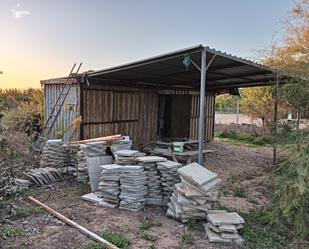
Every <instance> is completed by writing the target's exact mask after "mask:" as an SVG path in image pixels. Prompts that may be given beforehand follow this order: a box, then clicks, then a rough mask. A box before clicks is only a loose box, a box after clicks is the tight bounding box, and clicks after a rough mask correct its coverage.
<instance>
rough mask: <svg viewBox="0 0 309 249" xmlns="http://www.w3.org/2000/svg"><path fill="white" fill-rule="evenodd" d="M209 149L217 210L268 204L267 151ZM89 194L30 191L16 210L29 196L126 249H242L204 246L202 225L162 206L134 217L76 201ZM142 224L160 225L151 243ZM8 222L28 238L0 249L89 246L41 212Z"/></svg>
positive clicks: (68, 189) (70, 186)
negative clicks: (125, 242) (217, 181)
mask: <svg viewBox="0 0 309 249" xmlns="http://www.w3.org/2000/svg"><path fill="white" fill-rule="evenodd" d="M209 147H210V148H211V149H213V150H214V152H213V153H212V154H209V155H208V157H207V159H206V167H207V168H209V169H211V170H213V171H215V172H217V173H218V175H219V177H220V178H221V179H222V184H221V186H220V194H221V197H220V200H219V204H218V206H221V207H222V208H225V207H227V208H232V209H234V210H238V211H241V212H248V211H249V210H250V209H251V208H255V207H260V206H264V205H267V203H268V202H269V198H270V191H271V188H270V186H271V185H270V183H269V177H268V176H269V174H270V172H271V170H272V166H271V158H272V154H271V148H269V147H263V148H246V147H236V146H233V145H229V144H223V143H218V142H214V143H212V144H211V145H210V146H209ZM237 188H238V189H239V188H241V189H242V191H241V192H242V196H241V197H235V189H237ZM88 191H89V189H88V186H86V185H81V184H77V183H75V182H73V181H67V182H62V183H57V184H54V185H52V186H47V187H44V188H32V189H30V190H28V191H27V192H26V193H25V194H24V195H23V197H22V199H21V200H20V201H18V202H17V203H16V205H17V206H20V207H25V206H31V205H32V204H30V203H29V202H28V201H27V196H29V195H32V196H34V197H35V198H37V199H38V200H40V201H42V202H44V203H45V204H47V205H49V206H50V207H52V208H54V209H55V210H57V211H59V212H61V213H62V214H64V215H65V216H67V217H69V218H70V219H72V220H74V221H76V222H78V223H79V224H81V225H83V226H85V227H86V228H88V229H90V230H91V231H93V232H95V233H97V234H102V232H103V231H104V230H106V229H107V230H109V231H114V232H119V233H122V234H124V235H125V236H126V237H127V238H128V239H129V240H130V242H131V246H130V248H133V249H139V248H149V247H150V246H151V245H152V244H153V245H154V246H155V248H158V249H165V248H166V249H176V248H179V249H180V248H190V249H193V248H197V249H198V248H200V249H202V248H209V249H212V248H213V249H232V248H241V247H237V246H236V245H229V244H227V245H225V244H212V243H209V242H208V241H207V239H206V237H205V233H204V231H203V227H202V223H196V224H191V225H184V224H182V223H180V222H178V221H176V220H173V219H171V218H168V217H166V216H165V212H166V208H163V207H146V208H145V209H144V210H143V211H140V212H137V213H134V212H130V211H124V210H121V209H108V208H104V207H99V206H96V205H94V204H92V203H88V202H85V201H82V200H81V199H80V196H81V195H82V194H84V193H87V192H88ZM144 219H151V220H153V221H156V222H160V223H161V225H160V226H154V227H151V228H150V229H149V230H148V232H149V233H150V234H152V235H154V236H156V237H157V240H156V241H154V242H150V241H147V240H145V239H142V238H141V233H140V229H139V226H140V224H141V222H142V221H143V220H144ZM10 222H11V223H12V224H14V225H15V226H17V227H20V228H22V229H23V230H24V231H26V233H27V235H26V236H19V237H17V238H14V239H6V240H4V241H0V248H16V249H17V248H18V249H21V248H32V249H47V248H48V249H64V248H81V247H82V246H83V245H86V244H88V243H90V242H92V241H91V240H90V239H89V238H87V237H86V236H85V235H83V234H81V233H79V232H78V231H77V230H75V229H73V228H71V227H69V226H67V225H65V224H63V223H62V222H60V221H59V220H57V219H56V218H53V217H52V216H50V215H48V214H47V213H46V212H41V213H38V214H33V215H31V216H29V217H27V218H23V219H16V220H11V221H10ZM188 232H190V233H191V234H192V235H193V245H184V244H183V243H182V236H183V235H184V234H185V233H188Z"/></svg>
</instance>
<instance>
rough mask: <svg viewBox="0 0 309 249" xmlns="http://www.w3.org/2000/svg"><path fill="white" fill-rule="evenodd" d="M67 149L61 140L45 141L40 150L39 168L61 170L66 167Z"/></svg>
mask: <svg viewBox="0 0 309 249" xmlns="http://www.w3.org/2000/svg"><path fill="white" fill-rule="evenodd" d="M68 158H69V149H68V147H67V146H66V145H65V144H64V143H63V142H62V140H61V139H51V140H47V141H46V144H45V145H44V147H43V150H42V156H41V160H40V167H54V168H63V167H65V166H67V160H68Z"/></svg>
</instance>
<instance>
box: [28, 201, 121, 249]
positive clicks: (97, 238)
mask: <svg viewBox="0 0 309 249" xmlns="http://www.w3.org/2000/svg"><path fill="white" fill-rule="evenodd" d="M28 199H29V200H30V201H32V202H34V203H36V204H37V205H39V206H41V207H42V208H44V209H45V210H46V211H47V212H49V213H51V214H53V215H54V216H56V217H57V218H58V219H60V220H62V221H63V222H65V223H66V224H68V225H69V226H71V227H73V228H75V229H77V230H78V231H80V232H81V233H83V234H85V235H86V236H87V237H90V238H91V239H93V240H95V241H96V242H99V243H101V244H103V245H104V246H106V247H107V248H109V249H119V247H117V246H115V245H113V244H112V243H110V242H108V241H107V240H105V239H103V238H102V237H100V236H99V235H97V234H95V233H94V232H91V231H90V230H88V229H87V228H85V227H83V226H81V225H79V224H78V223H76V222H74V221H72V220H70V219H69V218H67V217H65V216H64V215H62V214H60V213H58V212H57V211H55V210H54V209H52V208H50V207H49V206H47V205H45V204H44V203H42V202H40V201H38V200H37V199H35V198H34V197H32V196H29V197H28Z"/></svg>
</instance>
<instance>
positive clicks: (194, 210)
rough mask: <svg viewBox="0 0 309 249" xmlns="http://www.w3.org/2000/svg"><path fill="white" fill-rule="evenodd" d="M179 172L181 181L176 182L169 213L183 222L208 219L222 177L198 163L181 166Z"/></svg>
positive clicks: (169, 204)
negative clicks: (208, 211)
mask: <svg viewBox="0 0 309 249" xmlns="http://www.w3.org/2000/svg"><path fill="white" fill-rule="evenodd" d="M177 172H178V173H179V175H180V179H181V182H180V183H178V184H176V190H175V191H174V192H173V194H172V196H171V198H170V202H169V203H168V207H169V209H168V210H167V215H168V216H172V217H174V218H176V219H180V220H181V221H182V222H187V221H188V220H189V219H195V220H203V219H206V216H207V210H209V209H211V202H213V201H216V200H217V197H218V191H217V190H216V188H217V186H218V184H219V183H220V179H219V178H218V176H217V174H216V173H214V172H212V171H210V170H208V169H206V168H205V167H203V166H201V165H199V164H197V163H191V164H188V165H186V166H184V167H181V168H179V169H178V170H177Z"/></svg>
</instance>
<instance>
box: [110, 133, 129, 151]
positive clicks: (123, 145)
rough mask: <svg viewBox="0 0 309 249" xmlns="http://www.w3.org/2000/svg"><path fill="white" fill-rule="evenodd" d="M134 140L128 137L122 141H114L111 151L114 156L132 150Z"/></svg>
mask: <svg viewBox="0 0 309 249" xmlns="http://www.w3.org/2000/svg"><path fill="white" fill-rule="evenodd" d="M132 144H133V143H132V140H130V138H129V137H128V136H124V137H123V139H121V140H116V141H112V144H111V147H110V148H111V151H112V153H113V154H114V153H115V152H117V151H119V150H130V149H131V147H132Z"/></svg>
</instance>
